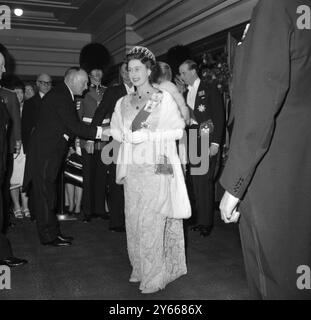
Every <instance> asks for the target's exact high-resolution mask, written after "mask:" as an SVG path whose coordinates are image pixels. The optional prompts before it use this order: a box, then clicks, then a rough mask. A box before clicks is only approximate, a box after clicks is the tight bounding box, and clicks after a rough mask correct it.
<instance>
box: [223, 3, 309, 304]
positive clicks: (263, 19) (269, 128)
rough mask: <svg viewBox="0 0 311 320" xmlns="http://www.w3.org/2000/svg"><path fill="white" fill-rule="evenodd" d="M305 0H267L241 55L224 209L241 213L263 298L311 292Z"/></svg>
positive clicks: (231, 218)
mask: <svg viewBox="0 0 311 320" xmlns="http://www.w3.org/2000/svg"><path fill="white" fill-rule="evenodd" d="M305 5H308V6H309V7H311V0H273V1H271V0H260V1H259V2H258V3H257V6H256V7H255V9H254V11H253V16H252V20H251V24H250V27H249V30H248V32H247V34H246V37H245V39H244V41H243V42H242V44H241V45H240V46H239V47H238V49H237V58H236V59H235V60H236V62H235V63H236V64H237V66H236V67H235V71H236V72H235V74H234V77H233V78H234V81H233V107H234V108H233V110H234V111H233V112H234V114H233V116H234V127H233V132H232V138H231V143H230V150H229V157H228V160H227V163H226V166H225V168H224V171H223V174H222V177H221V180H220V182H221V184H222V186H223V187H224V189H225V190H226V192H225V194H224V196H223V199H222V201H221V204H220V209H221V215H222V219H223V220H224V221H225V222H226V223H230V222H237V221H238V218H239V215H240V214H241V219H240V234H241V240H242V248H243V254H244V262H245V268H246V274H247V280H248V284H249V289H250V293H251V296H252V298H257V299H294V298H298V299H300V298H305V299H310V298H311V290H310V287H309V283H310V274H309V275H308V273H310V267H311V254H310V253H311V247H310V244H311V232H310V231H311V215H310V207H311V197H310V190H311V165H310V164H311V148H310V145H311V126H310V122H311V108H310V102H311V91H310V84H311V41H310V40H311V30H310V29H308V28H300V27H299V24H298V21H299V20H298V19H299V17H300V16H299V14H298V13H297V12H299V11H298V8H299V7H302V6H303V7H305ZM271 30H273V32H271ZM240 201H241V203H240V205H239V207H238V204H239V202H240ZM308 270H309V271H308Z"/></svg>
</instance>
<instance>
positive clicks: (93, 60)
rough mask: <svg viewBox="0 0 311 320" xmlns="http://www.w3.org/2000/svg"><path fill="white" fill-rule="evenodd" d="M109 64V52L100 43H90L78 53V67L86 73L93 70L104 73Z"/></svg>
mask: <svg viewBox="0 0 311 320" xmlns="http://www.w3.org/2000/svg"><path fill="white" fill-rule="evenodd" d="M110 63H111V56H110V53H109V51H108V50H107V49H106V47H105V46H103V45H102V44H100V43H97V42H92V43H89V44H87V45H86V46H84V47H83V48H82V50H81V52H80V67H81V68H83V69H84V70H85V71H86V72H87V73H90V72H91V71H92V70H94V69H100V70H102V71H103V72H106V71H107V69H108V68H109V66H110Z"/></svg>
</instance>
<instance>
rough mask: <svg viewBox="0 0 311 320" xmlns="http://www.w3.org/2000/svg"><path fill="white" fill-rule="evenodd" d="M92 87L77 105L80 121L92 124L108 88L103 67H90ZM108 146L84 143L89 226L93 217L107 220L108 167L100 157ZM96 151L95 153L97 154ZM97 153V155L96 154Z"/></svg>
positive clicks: (105, 122) (85, 206)
mask: <svg viewBox="0 0 311 320" xmlns="http://www.w3.org/2000/svg"><path fill="white" fill-rule="evenodd" d="M89 68H90V69H91V70H90V72H89V79H90V84H89V88H88V92H87V93H86V94H85V96H84V97H83V98H82V99H79V101H78V102H77V109H78V114H79V116H80V119H81V120H82V121H83V122H85V123H88V124H91V122H92V120H93V116H94V113H95V111H96V109H97V107H98V105H99V104H100V102H101V100H102V97H103V94H104V92H105V90H106V87H105V86H103V85H102V78H103V70H102V69H101V66H100V65H96V66H90V64H89ZM109 122H110V120H109V119H104V120H103V122H102V126H105V125H109ZM104 144H105V142H96V143H95V145H94V144H93V141H85V140H82V139H81V140H80V147H81V151H82V172H83V195H82V208H83V215H84V219H83V221H84V222H89V221H90V220H91V217H92V216H95V215H97V216H101V217H103V218H105V217H106V215H107V213H106V210H105V197H104V196H103V193H104V192H105V185H106V182H105V180H106V174H107V167H106V166H105V165H104V164H103V163H102V162H101V158H100V154H101V149H102V148H103V146H104ZM93 149H95V150H93ZM93 151H94V153H93Z"/></svg>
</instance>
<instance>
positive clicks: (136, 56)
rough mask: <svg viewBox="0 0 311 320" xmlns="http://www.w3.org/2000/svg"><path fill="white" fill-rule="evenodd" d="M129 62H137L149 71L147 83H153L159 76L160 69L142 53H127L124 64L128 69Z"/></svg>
mask: <svg viewBox="0 0 311 320" xmlns="http://www.w3.org/2000/svg"><path fill="white" fill-rule="evenodd" d="M131 60H139V61H140V62H141V63H142V64H144V65H145V66H146V68H147V69H150V70H151V74H150V76H149V82H150V83H153V81H154V79H157V78H158V77H159V74H160V68H159V66H158V64H157V63H156V61H155V60H154V59H151V58H150V57H149V56H147V55H146V54H145V53H144V52H143V51H141V52H139V51H136V52H133V53H131V52H130V53H128V54H127V55H126V59H125V63H126V65H127V67H128V63H129V61H131Z"/></svg>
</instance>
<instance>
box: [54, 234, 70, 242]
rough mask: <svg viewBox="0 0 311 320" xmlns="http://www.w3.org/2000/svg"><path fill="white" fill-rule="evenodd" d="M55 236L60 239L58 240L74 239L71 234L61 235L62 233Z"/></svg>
mask: <svg viewBox="0 0 311 320" xmlns="http://www.w3.org/2000/svg"><path fill="white" fill-rule="evenodd" d="M57 238H58V239H60V240H62V241H73V240H74V238H73V237H71V236H64V235H62V234H61V235H59V236H58V237H57Z"/></svg>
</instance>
